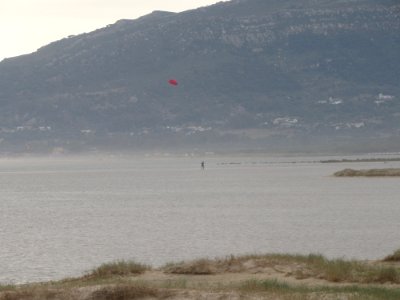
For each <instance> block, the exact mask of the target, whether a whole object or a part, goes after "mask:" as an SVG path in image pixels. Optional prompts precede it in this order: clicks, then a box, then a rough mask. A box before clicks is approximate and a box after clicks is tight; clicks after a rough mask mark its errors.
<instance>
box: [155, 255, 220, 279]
mask: <svg viewBox="0 0 400 300" xmlns="http://www.w3.org/2000/svg"><path fill="white" fill-rule="evenodd" d="M163 270H164V272H165V273H170V274H187V275H212V274H215V273H216V268H215V263H214V261H212V260H209V259H198V260H194V261H191V262H181V263H176V264H168V265H167V266H165V267H164V268H163Z"/></svg>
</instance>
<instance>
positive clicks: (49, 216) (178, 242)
mask: <svg viewBox="0 0 400 300" xmlns="http://www.w3.org/2000/svg"><path fill="white" fill-rule="evenodd" d="M340 158H341V157H340ZM319 159H320V158H305V159H304V158H296V157H295V158H293V157H290V158H268V157H251V158H244V157H235V158H229V157H213V158H207V159H206V169H205V170H204V171H202V170H201V169H200V161H201V160H202V158H138V157H129V158H127V157H125V158H99V157H96V158H85V159H84V158H70V159H32V158H30V159H1V160H0V188H1V189H0V191H1V194H0V282H2V283H9V282H14V283H19V282H26V281H42V280H49V279H60V278H64V277H67V276H78V275H81V274H82V273H83V272H84V271H86V270H89V269H91V268H93V267H96V266H98V265H100V264H101V263H104V262H108V261H113V260H117V259H135V260H137V261H139V262H143V263H148V264H151V265H153V266H158V265H162V264H164V263H167V262H171V261H180V260H187V259H194V258H199V257H211V258H213V257H218V256H225V255H228V254H246V253H265V252H291V253H310V252H314V253H315V252H318V253H322V254H325V255H327V256H328V257H346V258H360V259H376V258H381V257H383V256H385V255H387V254H389V253H391V252H392V251H393V250H395V249H397V248H400V197H399V195H400V184H399V183H400V179H399V178H334V177H332V176H331V174H333V173H334V172H335V171H337V170H341V169H343V168H346V167H352V168H375V167H376V168H380V167H382V168H383V167H400V163H399V162H391V163H385V164H384V163H340V164H321V163H312V161H314V160H319ZM307 161H308V162H307ZM294 162H296V163H294Z"/></svg>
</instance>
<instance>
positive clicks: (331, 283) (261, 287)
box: [0, 250, 400, 300]
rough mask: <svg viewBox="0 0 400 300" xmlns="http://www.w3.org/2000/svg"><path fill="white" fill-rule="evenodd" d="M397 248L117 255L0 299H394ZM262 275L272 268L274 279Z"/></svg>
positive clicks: (399, 283)
mask: <svg viewBox="0 0 400 300" xmlns="http://www.w3.org/2000/svg"><path fill="white" fill-rule="evenodd" d="M399 253H400V250H397V251H395V252H394V253H393V254H392V255H390V256H387V257H386V258H385V259H384V260H383V261H381V262H379V261H378V262H374V263H373V264H371V263H367V262H362V261H355V260H344V259H327V258H325V257H324V256H322V255H315V254H310V255H290V254H266V255H245V256H232V255H231V256H228V257H225V258H217V259H213V260H211V259H199V260H194V261H191V262H180V263H170V264H168V265H165V266H164V267H162V268H160V269H157V270H154V269H152V268H151V267H149V266H146V265H143V264H139V263H136V262H132V261H117V262H112V263H107V264H103V265H101V266H100V267H98V268H95V269H94V270H92V271H90V272H88V273H87V274H86V275H84V276H82V277H80V278H74V279H67V280H62V281H58V282H48V283H41V284H28V285H20V286H11V285H10V286H0V300H17V299H18V300H28V299H29V300H42V299H47V300H72V299H73V300H97V299H99V300H102V299H104V300H114V299H118V300H128V299H232V300H233V299H283V300H286V299H298V300H303V299H307V300H308V299H327V300H330V299H342V300H361V299H367V300H369V299H389V300H392V299H400V274H399V272H400V270H399V266H400V264H398V263H397V261H398V258H399V256H398V255H399ZM234 274H240V276H241V277H239V278H240V280H236V281H235V280H232V278H234V277H232V276H233V275H234ZM260 274H261V275H262V276H263V274H269V275H268V276H271V274H275V275H276V278H278V277H279V278H280V279H279V280H278V279H276V278H275V279H274V278H272V279H271V278H266V277H265V276H264V277H262V276H261V277H260ZM216 275H218V276H216ZM256 275H258V277H257V278H258V279H255V278H254V277H255V276H256ZM275 275H272V276H275ZM198 278H201V280H198ZM260 278H262V279H260ZM304 279H308V281H304ZM310 280H311V281H310Z"/></svg>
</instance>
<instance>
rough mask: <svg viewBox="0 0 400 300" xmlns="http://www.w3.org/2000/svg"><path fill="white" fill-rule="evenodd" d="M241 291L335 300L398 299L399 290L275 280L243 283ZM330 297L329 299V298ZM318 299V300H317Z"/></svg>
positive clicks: (290, 297)
mask: <svg viewBox="0 0 400 300" xmlns="http://www.w3.org/2000/svg"><path fill="white" fill-rule="evenodd" d="M240 288H241V289H242V290H244V291H246V292H249V293H255V292H268V293H269V294H275V295H276V296H277V297H278V295H279V296H280V297H284V298H288V297H289V299H309V297H310V295H314V296H317V295H319V296H323V297H324V299H325V298H330V299H331V298H332V299H336V298H335V297H337V298H340V299H343V298H344V299H352V300H358V299H360V300H361V299H393V300H395V299H396V300H398V299H400V289H387V288H381V287H364V286H357V285H351V286H344V287H327V286H318V287H316V286H305V285H290V284H287V283H284V282H279V281H277V280H263V281H257V280H250V281H247V282H244V283H243V284H242V285H241V287H240ZM329 296H330V297H329ZM317 299H318V298H317Z"/></svg>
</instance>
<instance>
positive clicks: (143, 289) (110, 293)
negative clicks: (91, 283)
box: [90, 285, 168, 300]
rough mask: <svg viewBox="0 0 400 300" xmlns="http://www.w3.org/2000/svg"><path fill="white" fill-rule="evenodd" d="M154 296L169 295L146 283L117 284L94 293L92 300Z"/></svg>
mask: <svg viewBox="0 0 400 300" xmlns="http://www.w3.org/2000/svg"><path fill="white" fill-rule="evenodd" d="M148 297H153V298H157V299H161V298H166V297H168V293H167V292H161V291H160V290H158V289H156V288H151V287H148V286H145V285H116V286H113V287H104V288H101V289H99V290H97V291H95V292H93V293H92V295H91V296H90V299H91V300H128V299H129V300H132V299H144V298H148Z"/></svg>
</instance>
